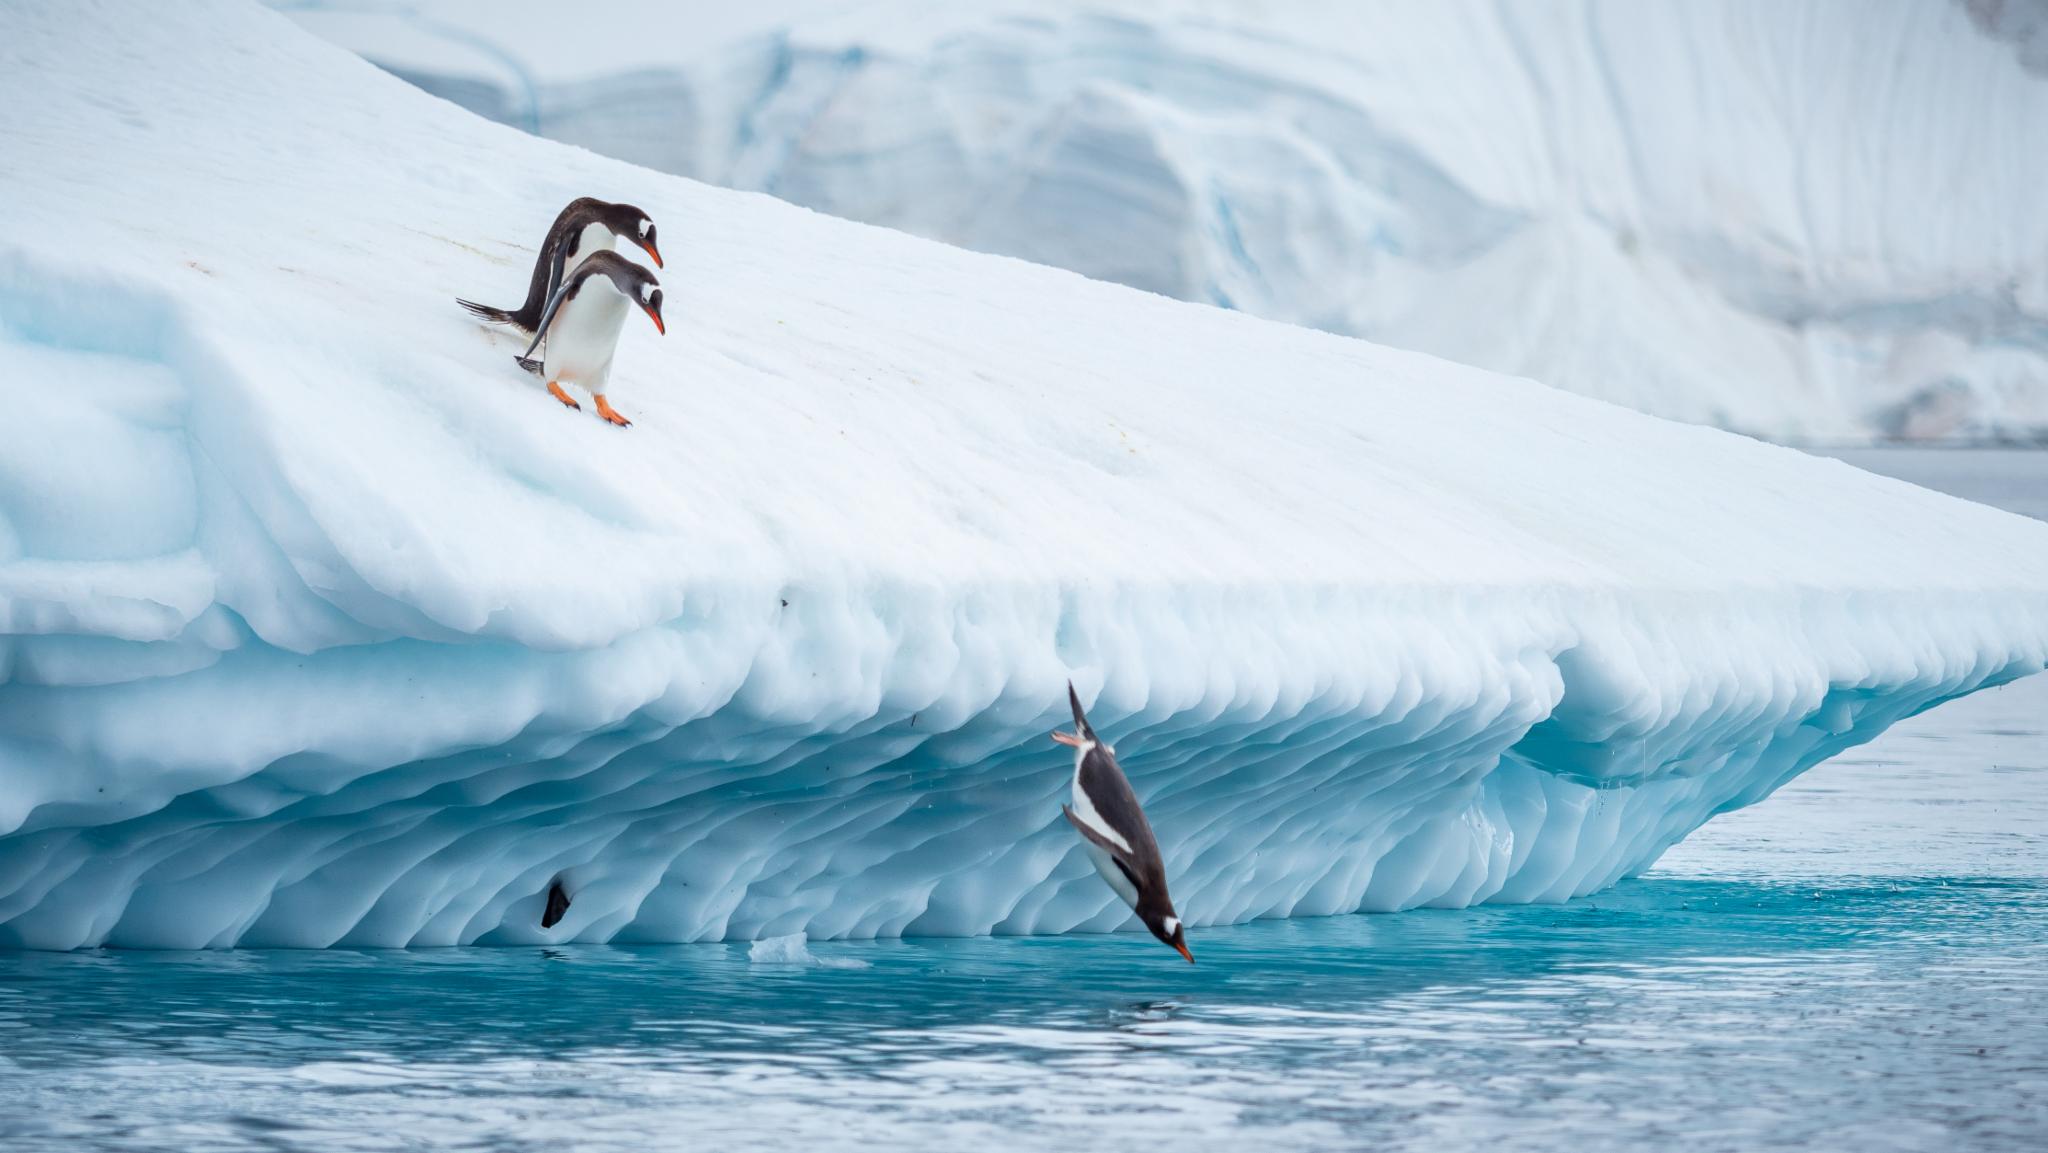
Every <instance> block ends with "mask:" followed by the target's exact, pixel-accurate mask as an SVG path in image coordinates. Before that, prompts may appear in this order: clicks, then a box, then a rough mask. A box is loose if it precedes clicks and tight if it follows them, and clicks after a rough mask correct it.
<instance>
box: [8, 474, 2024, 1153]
mask: <svg viewBox="0 0 2048 1153" xmlns="http://www.w3.org/2000/svg"><path fill="white" fill-rule="evenodd" d="M1943 455H1944V456H1946V455H1947V454H1943ZM1962 459H1963V458H1955V460H1952V461H1944V462H1943V463H1944V465H1952V464H1954V463H1955V461H1960V460H1962ZM1859 463H1862V462H1859ZM1913 464H1914V462H1913V461H1911V460H1909V461H1907V462H1906V466H1907V467H1910V466H1912V465H1913ZM2011 465H2012V462H2010V461H2000V462H1998V463H1997V467H1998V468H1999V469H2000V470H2001V475H2006V476H2011V475H2015V473H2014V468H2017V469H2018V470H2019V472H2018V473H2017V474H2016V475H2018V476H2019V478H2020V481H2021V483H2020V485H2019V491H2020V492H2021V494H2022V495H2023V496H2024V495H2028V494H2029V493H2032V494H2039V493H2040V492H2042V491H2044V490H2043V489H2041V488H2039V487H2032V486H2030V485H2028V484H2027V483H2025V481H2026V475H2027V474H2026V472H2025V470H2026V469H2028V468H2033V469H2035V471H2034V473H2033V475H2034V476H2036V477H2039V476H2043V475H2048V473H2044V471H2043V470H2041V469H2040V468H2039V466H2036V465H2034V464H2033V463H2032V462H2031V461H2029V462H2023V463H2022V464H2020V465H2018V466H2012V467H2008V466H2011ZM1887 471H1892V470H1890V469H1888V470H1887ZM1909 479H1918V478H1917V477H1912V476H1909ZM2044 727H2048V677H2036V678H2034V679H2032V680H2029V681H2022V682H2019V683H2016V684H2014V685H2011V686H2008V687H2006V688H2003V689H1999V690H1994V691H1991V692H1987V693H1982V694H1979V695H1977V696H1975V697H1972V698H1967V699H1965V700H1962V701H1957V702H1952V703H1950V704H1948V705H1945V706H1943V707H1941V708H1939V709H1936V710H1934V711H1933V712H1930V713H1928V714H1925V715H1923V716H1921V717H1918V718H1915V719H1913V720H1911V721H1908V722H1906V723H1904V724H1901V725H1899V726H1897V727H1896V728H1894V729H1893V730H1892V731H1890V732H1888V733H1887V734H1885V735H1884V736H1883V737H1882V738H1880V739H1879V740H1878V741H1876V742H1873V743H1872V744H1870V745H1867V746H1865V747H1863V748H1861V749H1858V750H1855V751H1854V752H1852V753H1850V754H1849V755H1847V756H1844V757H1842V758H1839V759H1838V760H1836V761H1834V762H1831V763H1829V764H1827V765H1823V766H1821V767H1820V768H1817V769H1815V770H1813V771H1812V772H1810V773H1808V774H1807V775H1806V776H1804V777H1802V778H1800V779H1799V780H1798V781H1796V782H1794V783H1793V784H1792V785H1791V786H1789V787H1787V788H1786V789H1784V790H1783V791H1781V792H1780V793H1779V794H1778V795H1777V796H1775V797H1773V798H1771V799H1770V800H1769V801H1767V802H1765V803H1763V804H1761V805H1758V806H1755V807H1753V808H1750V809H1746V810H1744V811H1742V812H1739V813H1735V814H1730V815H1729V816H1726V817H1723V818H1720V819H1718V820H1716V821H1715V822H1713V823H1711V824H1709V825H1708V826H1707V827H1706V828H1705V829H1704V830H1702V831H1701V832H1700V833H1698V834H1696V835H1695V836H1694V837H1693V838H1692V839H1691V840H1689V841H1687V842H1686V843H1685V844H1683V845H1681V846H1679V847H1678V848H1677V849H1676V850H1674V851H1672V852H1671V853H1670V854H1668V855H1667V856H1666V857H1665V859H1664V860H1663V861H1662V862H1661V863H1660V864H1659V865H1658V867H1657V868H1656V869H1655V870H1653V871H1652V872H1651V873H1650V874H1649V875H1647V876H1646V877H1644V878H1643V879H1641V880H1638V881H1633V882H1627V883H1624V884H1622V885H1621V886H1619V887H1618V888H1616V889H1614V890H1612V891H1610V892H1608V893H1605V894H1602V895H1600V896H1598V897H1595V898H1592V899H1589V900H1584V901H1579V902H1574V903H1572V904H1569V905H1564V906H1537V907H1488V908H1479V909H1470V910H1460V911H1433V910H1421V911H1416V912H1410V913H1402V914H1398V915H1393V916H1366V917H1338V918H1330V919H1325V920H1312V921H1292V922H1266V923H1260V924H1254V925H1249V926H1244V927H1240V928H1234V929H1214V930H1208V931H1205V932H1203V933H1201V934H1200V935H1199V936H1198V937H1196V938H1195V939H1194V940H1193V941H1192V944H1193V947H1194V949H1195V952H1196V955H1197V957H1198V958H1199V960H1200V963H1199V964H1197V965H1195V966H1193V967H1190V966H1188V965H1186V964H1184V963H1183V962H1181V961H1180V959H1179V958H1178V957H1176V956H1174V955H1173V954H1172V953H1171V952H1169V951H1167V950H1166V949H1164V948H1163V947H1161V946H1159V945H1157V944H1156V943H1154V942H1152V941H1151V940H1149V939H1148V938H1145V937H1143V936H1137V935H1119V936H1113V937H1065V938H1020V939H981V940H947V941H917V940H911V941H888V942H877V943H831V942H812V943H810V944H809V945H807V946H795V945H787V946H778V947H777V949H779V951H776V952H775V955H776V956H778V957H780V956H782V955H783V954H784V953H786V954H787V955H788V956H790V957H795V956H796V955H797V952H796V950H797V949H798V948H801V949H803V956H804V957H806V958H809V959H810V960H811V961H813V962H817V963H807V964H791V963H781V964H764V963H758V962H757V959H756V958H755V957H753V955H752V954H753V952H754V950H752V949H751V948H750V947H749V946H748V945H745V944H731V945H702V946H675V947H661V948H615V947H578V948H565V949H552V950H548V949H541V950H537V949H524V948H519V949H451V950H419V951H413V952H352V951H329V952H305V953H284V952H242V953H219V954H193V953H163V954H147V953H118V952H88V953H76V954H0V1148H5V1149H8V1150H41V1149H78V1148H106V1149H145V1148H147V1149H178V1150H200V1149H216V1148H218V1149H308V1150H351V1149H389V1148H420V1149H426V1148H435V1149H439V1148H450V1147H463V1148H482V1149H508V1150H509V1149H550V1150H553V1149H596V1150H609V1149H619V1150H628V1149H632V1150H639V1149H649V1148H676V1149H682V1148H690V1149H703V1148H720V1149H785V1148H809V1149H856V1148H874V1147H897V1148H906V1149H947V1150H956V1149H967V1150H973V1149H991V1148H1000V1149H1003V1150H1005V1151H1008V1150H1026V1149H1067V1148H1076V1147H1085V1146H1093V1147H1108V1146H1111V1145H1124V1144H1130V1143H1138V1144H1153V1143H1159V1144H1164V1145H1167V1146H1171V1147H1173V1148H1176V1149H1182V1150H1201V1149H1233V1150H1245V1149H1324V1148H1333V1147H1360V1148H1363V1147H1371V1148H1386V1149H1415V1150H1434V1149H1442V1148H1453V1147H1473V1148H1476V1147H1489V1148H1502V1149H1536V1150H1562V1149H1568V1150H1571V1151H1573V1153H1581V1151H1585V1150H1602V1149H1617V1150H1619V1149H1640V1148H1653V1147H1665V1146H1669V1145H1676V1144H1679V1143H1684V1144H1685V1145H1686V1146H1687V1147H1689V1148H1701V1149H1758V1148H1768V1147H1776V1146H1783V1147H1803V1148H1823V1149H1857V1150H1867V1149H2014V1150H2020V1149H2027V1150H2031V1149H2038V1148H2041V1147H2042V1146H2043V1143H2044V1142H2048V1026H2044V1024H2043V1019H2044V1015H2048V1014H2044V1006H2048V883H2044V881H2043V877H2044V875H2048V736H2044ZM848 960H852V961H864V962H867V963H868V967H866V968H841V967H834V963H835V962H841V961H848Z"/></svg>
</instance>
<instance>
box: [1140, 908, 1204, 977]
mask: <svg viewBox="0 0 2048 1153" xmlns="http://www.w3.org/2000/svg"><path fill="white" fill-rule="evenodd" d="M1138 915H1139V918H1140V919H1141V920H1143V921H1144V922H1145V927H1146V928H1147V929H1150V930H1152V935H1153V936H1155V937H1157V938H1159V939H1160V940H1162V941H1164V942H1166V943H1167V944H1169V945H1171V946H1173V948H1174V951H1175V952H1177V953H1179V954H1180V955H1181V956H1183V957H1186V958H1187V959H1188V964H1190V965H1192V964H1194V963H1195V955H1194V954H1193V953H1190V952H1188V931H1187V929H1186V928H1185V927H1184V926H1183V925H1182V924H1181V923H1180V918H1179V917H1177V916H1175V915H1174V912H1173V906H1171V905H1168V906H1167V907H1166V911H1165V912H1163V913H1161V912H1157V911H1156V910H1145V909H1140V910H1139V914H1138Z"/></svg>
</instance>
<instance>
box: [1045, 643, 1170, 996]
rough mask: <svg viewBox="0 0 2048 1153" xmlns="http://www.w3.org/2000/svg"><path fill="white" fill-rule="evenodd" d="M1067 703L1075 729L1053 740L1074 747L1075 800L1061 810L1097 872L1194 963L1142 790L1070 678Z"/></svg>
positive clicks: (1155, 931)
mask: <svg viewBox="0 0 2048 1153" xmlns="http://www.w3.org/2000/svg"><path fill="white" fill-rule="evenodd" d="M1067 702H1068V703H1069V704H1071V705H1073V706H1074V731H1073V732H1071V733H1066V732H1060V731H1059V730H1054V731H1053V734H1052V739H1053V740H1055V741H1058V742H1059V743H1060V744H1063V745H1068V746H1071V747H1072V748H1073V750H1074V789H1073V792H1074V804H1073V807H1071V808H1069V807H1068V806H1066V805H1061V806H1060V812H1062V813H1065V814H1066V815H1067V820H1068V821H1070V822H1072V823H1073V826H1074V828H1076V829H1078V830H1080V833H1081V847H1082V848H1084V849H1086V850H1087V852H1088V859H1089V860H1090V861H1092V862H1094V864H1095V871H1096V872H1098V873H1101V874H1102V879H1103V880H1105V881H1108V882H1109V887H1110V888H1111V889H1112V890H1114V891H1115V892H1116V895H1117V896H1119V897H1122V898H1123V900H1124V904H1126V905H1129V906H1130V907H1131V909H1132V911H1133V912H1135V913H1137V914H1138V919H1139V920H1141V921H1143V922H1145V927H1146V928H1147V929H1150V930H1152V935H1153V936H1155V937H1157V938H1159V939H1160V940H1162V941H1164V942H1166V943H1167V944H1169V945H1171V946H1173V947H1174V949H1176V950H1177V951H1179V953H1180V955H1181V956H1183V957H1186V958H1187V959H1188V963H1189V964H1191V965H1192V964H1194V961H1195V955H1194V954H1193V953H1190V952H1188V940H1187V933H1186V932H1185V931H1184V930H1183V929H1182V928H1181V923H1180V917H1179V916H1177V915H1175V913H1174V911H1173V898H1171V897H1169V896H1167V895H1166V862H1164V861H1162V860H1160V859H1159V842H1158V841H1156V840H1154V839H1153V838H1152V825H1151V823H1150V822H1148V821H1146V820H1145V810H1143V809H1141V808H1139V807H1138V795H1137V794H1136V793H1134V792H1132V791H1131V782H1130V781H1128V780H1126V779H1125V777H1124V771H1123V770H1122V769H1121V768H1118V767H1117V763H1116V750H1115V749H1113V748H1111V747H1110V746H1109V745H1108V744H1107V743H1106V742H1104V741H1102V740H1100V739H1098V738H1097V737H1096V736H1095V730H1094V729H1092V728H1089V727H1088V717H1087V716H1086V715H1085V714H1084V713H1082V712H1081V698H1080V697H1079V696H1078V695H1076V694H1075V692H1074V682H1072V681H1068V682H1067Z"/></svg>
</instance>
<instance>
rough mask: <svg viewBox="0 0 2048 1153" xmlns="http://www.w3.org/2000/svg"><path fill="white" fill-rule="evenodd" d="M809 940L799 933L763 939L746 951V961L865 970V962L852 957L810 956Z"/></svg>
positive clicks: (866, 965) (763, 963)
mask: <svg viewBox="0 0 2048 1153" xmlns="http://www.w3.org/2000/svg"><path fill="white" fill-rule="evenodd" d="M809 940H810V938H809V937H808V936H807V935H806V934H804V933H801V932H797V933H791V934H789V935H788V936H785V937H763V938H761V939H760V940H758V941H756V942H754V943H753V945H752V946H751V947H750V948H748V949H747V960H749V961H751V962H753V963H754V964H756V965H806V966H810V967H813V968H818V969H865V968H867V967H868V963H867V962H866V961H862V960H857V959H855V958H853V957H819V956H816V955H814V954H812V952H811V950H810V947H809V945H808V942H809Z"/></svg>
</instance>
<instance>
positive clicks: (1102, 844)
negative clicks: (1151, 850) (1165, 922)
mask: <svg viewBox="0 0 2048 1153" xmlns="http://www.w3.org/2000/svg"><path fill="white" fill-rule="evenodd" d="M1060 812H1062V813H1065V814H1066V817H1067V823H1068V824H1070V825H1072V826H1074V828H1075V830H1076V831H1078V832H1079V833H1080V834H1081V836H1083V837H1085V838H1086V839H1087V841H1088V843H1089V844H1091V845H1094V846H1095V847H1096V848H1098V849H1101V850H1102V851H1103V852H1105V853H1108V854H1109V859H1110V860H1112V861H1115V862H1116V866H1117V868H1119V869H1122V870H1123V871H1124V875H1125V876H1131V874H1132V872H1133V868H1132V865H1131V860H1130V858H1131V851H1130V850H1129V849H1126V848H1124V847H1123V846H1122V845H1119V844H1117V843H1116V842H1115V841H1112V840H1110V839H1109V838H1108V837H1105V836H1103V835H1102V834H1101V833H1098V832H1096V831H1095V830H1094V829H1092V828H1090V827H1088V825H1087V824H1085V823H1084V822H1083V821H1082V820H1081V818H1079V817H1077V816H1075V815H1074V810H1072V809H1070V808H1068V807H1067V806H1065V805H1061V806H1060ZM1132 880H1133V882H1135V881H1136V878H1135V877H1132Z"/></svg>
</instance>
